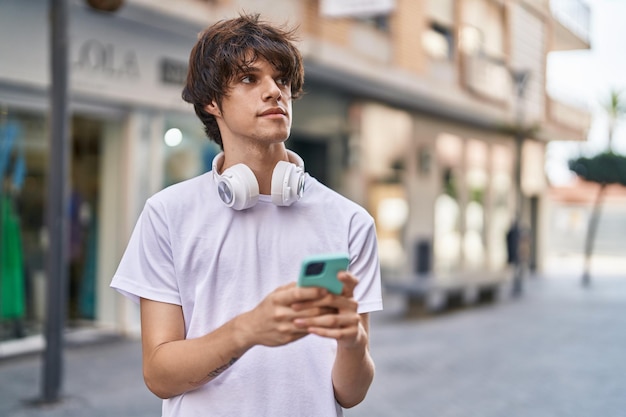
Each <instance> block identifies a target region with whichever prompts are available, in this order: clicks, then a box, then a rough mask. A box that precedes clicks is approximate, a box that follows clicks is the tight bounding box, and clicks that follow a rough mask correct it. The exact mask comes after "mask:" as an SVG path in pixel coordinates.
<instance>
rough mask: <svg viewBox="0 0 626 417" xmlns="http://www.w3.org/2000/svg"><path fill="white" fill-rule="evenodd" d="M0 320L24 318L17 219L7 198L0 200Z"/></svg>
mask: <svg viewBox="0 0 626 417" xmlns="http://www.w3.org/2000/svg"><path fill="white" fill-rule="evenodd" d="M0 211H1V213H0V215H1V216H2V217H1V218H0V222H1V223H0V226H1V227H2V229H1V230H2V236H0V238H2V242H1V244H0V268H1V269H0V319H17V318H21V317H23V316H24V304H25V303H24V264H23V263H22V239H21V236H20V226H19V222H18V218H17V216H16V214H15V212H14V210H13V209H12V205H11V200H10V199H9V198H8V197H5V198H3V199H2V200H0Z"/></svg>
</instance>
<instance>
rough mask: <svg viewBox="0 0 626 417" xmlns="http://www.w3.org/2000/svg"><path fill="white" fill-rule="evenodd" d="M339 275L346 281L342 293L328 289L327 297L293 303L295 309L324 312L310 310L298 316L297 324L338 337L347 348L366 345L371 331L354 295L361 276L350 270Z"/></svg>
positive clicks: (328, 335)
mask: <svg viewBox="0 0 626 417" xmlns="http://www.w3.org/2000/svg"><path fill="white" fill-rule="evenodd" d="M337 278H338V279H339V280H340V281H341V282H342V283H343V290H342V292H341V294H340V295H335V294H331V293H327V294H326V296H324V297H323V298H319V299H315V300H311V301H307V302H300V303H297V304H294V305H293V306H292V307H293V309H294V310H295V311H299V312H300V311H301V312H311V311H320V313H321V314H309V315H307V316H306V317H298V318H296V319H295V320H294V324H295V325H296V327H297V328H299V329H306V331H307V332H308V333H312V334H317V335H319V336H323V337H329V338H332V339H336V340H337V343H338V345H339V346H341V347H344V348H352V347H359V346H360V347H362V346H363V342H365V341H366V339H367V334H366V331H365V329H364V328H363V326H362V323H361V316H360V315H359V314H358V313H357V308H358V303H357V301H356V300H355V299H354V288H355V287H356V285H357V284H358V281H357V279H356V278H355V277H354V275H352V274H351V273H349V272H347V271H341V272H339V273H338V274H337Z"/></svg>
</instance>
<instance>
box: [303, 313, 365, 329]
mask: <svg viewBox="0 0 626 417" xmlns="http://www.w3.org/2000/svg"><path fill="white" fill-rule="evenodd" d="M359 320H360V318H359V315H358V314H325V315H322V316H315V317H299V318H296V319H295V320H294V324H295V325H296V326H297V327H299V328H305V327H306V328H309V329H311V328H317V327H321V328H327V329H337V328H348V327H357V326H358V324H359Z"/></svg>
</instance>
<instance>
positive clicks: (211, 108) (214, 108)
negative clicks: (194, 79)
mask: <svg viewBox="0 0 626 417" xmlns="http://www.w3.org/2000/svg"><path fill="white" fill-rule="evenodd" d="M204 110H205V111H206V112H207V113H209V114H212V115H213V116H215V117H221V116H222V111H221V110H220V107H219V106H218V105H217V103H216V102H215V100H212V101H211V102H210V103H209V104H207V105H206V106H204Z"/></svg>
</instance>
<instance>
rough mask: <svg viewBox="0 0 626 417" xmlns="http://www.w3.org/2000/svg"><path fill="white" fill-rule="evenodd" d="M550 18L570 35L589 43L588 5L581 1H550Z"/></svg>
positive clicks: (589, 13)
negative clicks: (567, 30) (563, 27)
mask: <svg viewBox="0 0 626 417" xmlns="http://www.w3.org/2000/svg"><path fill="white" fill-rule="evenodd" d="M550 10H551V12H552V16H554V18H555V19H557V20H558V21H559V22H560V23H561V24H562V25H563V26H565V27H566V28H567V29H569V30H570V31H571V32H572V33H574V34H575V35H577V36H578V37H580V38H581V39H582V40H584V41H585V42H587V43H588V42H589V21H590V16H591V11H590V9H589V5H588V4H587V3H585V2H584V1H582V0H550Z"/></svg>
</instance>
